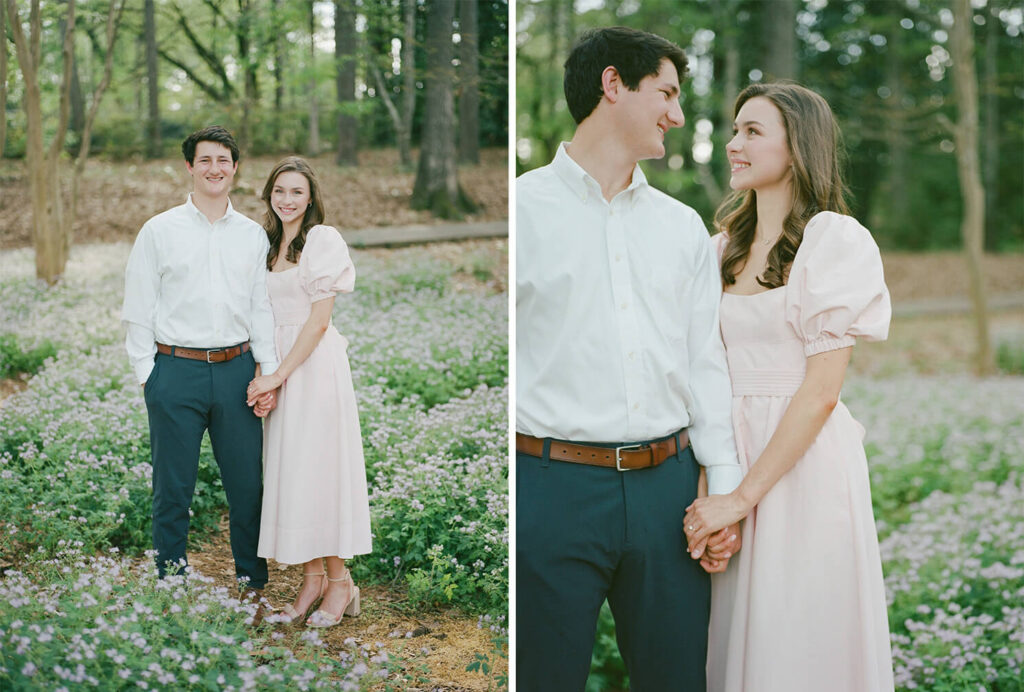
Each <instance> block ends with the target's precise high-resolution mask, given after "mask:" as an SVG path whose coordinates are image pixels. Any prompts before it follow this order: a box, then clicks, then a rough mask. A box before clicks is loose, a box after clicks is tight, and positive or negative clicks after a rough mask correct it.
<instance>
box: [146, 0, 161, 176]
mask: <svg viewBox="0 0 1024 692" xmlns="http://www.w3.org/2000/svg"><path fill="white" fill-rule="evenodd" d="M145 23H146V29H145V34H146V92H147V94H148V96H149V117H148V118H147V120H146V157H147V158H150V159H155V158H159V157H160V154H161V153H162V149H163V146H162V145H161V142H160V84H159V78H160V77H159V71H158V67H157V54H156V8H155V7H154V5H153V0H146V5H145Z"/></svg>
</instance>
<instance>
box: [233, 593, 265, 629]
mask: <svg viewBox="0 0 1024 692" xmlns="http://www.w3.org/2000/svg"><path fill="white" fill-rule="evenodd" d="M238 602H239V603H255V604H256V613H255V615H253V616H252V626H253V627H259V625H260V623H262V622H263V616H264V615H266V614H267V599H265V598H264V597H263V589H251V588H248V587H247V588H244V589H242V590H241V593H240V594H239V595H238Z"/></svg>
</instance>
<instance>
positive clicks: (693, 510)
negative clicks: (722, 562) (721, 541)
mask: <svg viewBox="0 0 1024 692" xmlns="http://www.w3.org/2000/svg"><path fill="white" fill-rule="evenodd" d="M750 509H751V508H749V507H746V506H744V504H743V503H742V502H741V501H740V499H739V498H738V497H737V496H736V495H735V494H734V493H729V494H728V495H711V496H709V497H699V498H697V499H696V500H694V501H693V503H692V504H691V505H690V506H689V507H687V508H686V517H685V518H684V519H683V531H684V532H685V533H686V542H687V545H688V547H689V548H690V550H691V553H690V555H691V557H693V558H694V559H697V558H699V557H700V553H701V552H703V547H704V546H703V542H704V540H705V539H707V538H709V537H710V536H711V535H712V534H714V533H715V532H717V531H720V530H721V529H724V528H725V527H727V526H731V525H733V524H736V523H737V522H739V521H740V520H741V519H743V518H744V517H745V516H747V514H749V513H750ZM731 552H735V551H731Z"/></svg>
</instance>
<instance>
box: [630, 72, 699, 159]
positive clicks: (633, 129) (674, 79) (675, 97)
mask: <svg viewBox="0 0 1024 692" xmlns="http://www.w3.org/2000/svg"><path fill="white" fill-rule="evenodd" d="M619 101H620V103H621V105H622V109H621V111H620V116H621V121H620V122H621V123H622V126H623V128H624V131H626V132H628V135H627V138H626V140H627V142H628V145H629V147H630V150H631V152H632V154H633V155H634V157H635V159H636V160H637V161H640V160H642V159H660V158H661V157H662V156H664V155H665V133H666V132H668V131H669V130H670V129H671V128H673V127H682V126H683V124H684V123H685V122H686V119H685V118H684V117H683V109H682V108H681V107H680V105H679V74H678V72H676V66H675V65H673V64H672V61H671V60H669V59H668V58H664V59H663V60H662V61H661V68H660V69H659V70H658V74H656V75H650V76H648V77H644V78H643V79H642V80H640V85H639V87H638V88H637V90H636V91H630V90H629V89H627V88H626V87H625V85H622V87H621V90H620V99H619Z"/></svg>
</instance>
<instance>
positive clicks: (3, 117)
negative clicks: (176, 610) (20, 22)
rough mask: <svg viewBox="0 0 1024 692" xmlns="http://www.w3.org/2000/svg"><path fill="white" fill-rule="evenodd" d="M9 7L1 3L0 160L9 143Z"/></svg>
mask: <svg viewBox="0 0 1024 692" xmlns="http://www.w3.org/2000/svg"><path fill="white" fill-rule="evenodd" d="M6 24H7V5H6V3H3V2H0V159H2V158H3V156H4V144H5V143H6V142H7V26H6Z"/></svg>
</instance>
